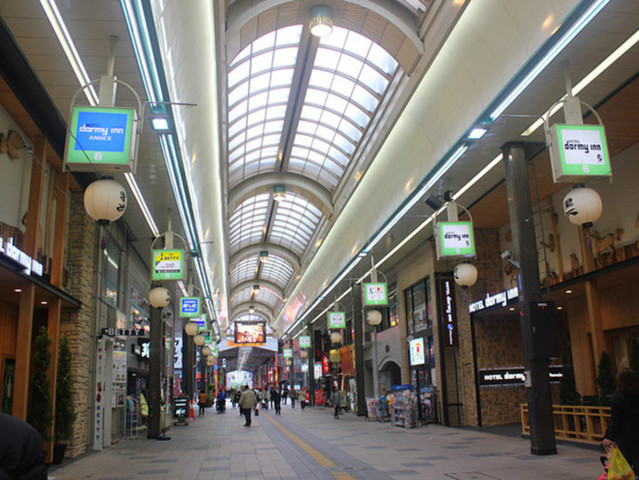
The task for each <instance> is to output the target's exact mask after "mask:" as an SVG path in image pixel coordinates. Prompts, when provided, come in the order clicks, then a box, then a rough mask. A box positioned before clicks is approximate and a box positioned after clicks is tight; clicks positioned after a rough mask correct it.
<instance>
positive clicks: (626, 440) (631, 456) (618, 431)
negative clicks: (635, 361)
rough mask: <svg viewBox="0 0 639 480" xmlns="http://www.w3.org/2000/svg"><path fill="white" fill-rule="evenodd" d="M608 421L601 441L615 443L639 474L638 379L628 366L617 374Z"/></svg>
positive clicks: (605, 444)
mask: <svg viewBox="0 0 639 480" xmlns="http://www.w3.org/2000/svg"><path fill="white" fill-rule="evenodd" d="M610 406H611V407H612V408H611V410H610V423H609V424H608V431H607V432H606V435H605V436H604V441H603V442H602V444H603V446H604V448H605V447H607V446H609V445H611V444H612V443H615V444H616V445H617V446H618V447H619V450H620V451H621V453H622V454H623V456H624V457H626V460H627V461H628V463H629V464H630V465H631V466H632V468H633V470H634V471H635V474H639V379H637V375H636V374H635V372H633V371H632V370H631V369H629V368H624V369H622V370H621V371H620V372H619V373H618V374H617V390H616V391H615V394H614V395H613V397H612V400H611V402H610Z"/></svg>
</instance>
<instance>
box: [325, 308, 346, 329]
mask: <svg viewBox="0 0 639 480" xmlns="http://www.w3.org/2000/svg"><path fill="white" fill-rule="evenodd" d="M328 328H346V313H345V312H328Z"/></svg>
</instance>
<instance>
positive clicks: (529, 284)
mask: <svg viewBox="0 0 639 480" xmlns="http://www.w3.org/2000/svg"><path fill="white" fill-rule="evenodd" d="M531 147H538V146H537V145H535V144H526V143H507V144H505V145H504V146H502V152H503V154H504V163H505V168H506V190H507V195H508V212H509V214H510V229H511V231H512V236H513V250H514V255H515V260H516V261H518V262H519V312H520V326H521V336H522V344H523V349H524V363H525V367H526V374H527V379H526V395H527V398H528V412H529V421H530V443H531V448H530V451H531V453H533V454H535V455H550V454H556V453H557V446H556V443H555V430H554V424H553V413H552V398H551V392H550V378H549V376H548V363H549V358H547V357H546V358H543V357H542V355H538V354H537V352H536V351H535V348H536V344H535V339H534V335H535V329H536V327H538V326H539V325H540V324H541V319H540V318H537V315H538V310H537V309H536V308H533V304H534V302H539V301H540V300H541V291H540V285H539V263H538V259H537V242H536V238H535V225H534V221H533V212H532V204H531V201H530V187H529V181H528V170H527V164H526V161H527V158H528V155H527V153H529V152H527V149H530V148H531ZM549 340H550V339H549ZM540 357H542V358H540Z"/></svg>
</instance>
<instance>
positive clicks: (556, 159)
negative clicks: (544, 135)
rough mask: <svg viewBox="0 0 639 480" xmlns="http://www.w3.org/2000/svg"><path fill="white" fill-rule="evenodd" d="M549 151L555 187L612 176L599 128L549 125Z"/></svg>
mask: <svg viewBox="0 0 639 480" xmlns="http://www.w3.org/2000/svg"><path fill="white" fill-rule="evenodd" d="M549 151H550V164H551V166H552V178H553V181H554V182H555V183H560V182H577V183H581V182H583V181H585V180H587V179H589V178H592V177H610V176H612V170H611V168H610V155H609V154H608V144H607V142H606V132H605V130H604V127H603V125H562V124H556V125H553V126H552V128H551V129H550V150H549Z"/></svg>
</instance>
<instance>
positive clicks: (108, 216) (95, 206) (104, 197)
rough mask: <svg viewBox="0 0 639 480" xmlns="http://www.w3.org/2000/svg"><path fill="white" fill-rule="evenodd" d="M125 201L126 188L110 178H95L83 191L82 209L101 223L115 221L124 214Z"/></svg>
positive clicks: (106, 223)
mask: <svg viewBox="0 0 639 480" xmlns="http://www.w3.org/2000/svg"><path fill="white" fill-rule="evenodd" d="M126 203H127V196H126V190H125V189H124V187H123V186H122V185H120V184H119V183H118V182H116V181H115V180H113V179H112V178H103V179H102V180H97V181H95V182H93V183H92V184H91V185H89V186H88V187H87V189H86V190H85V191H84V209H85V210H86V211H87V213H88V214H89V216H90V217H91V218H92V219H93V220H96V221H97V222H98V223H99V224H101V225H108V224H109V223H111V222H115V221H116V220H117V219H118V218H120V217H121V216H122V215H124V211H125V210H126Z"/></svg>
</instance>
